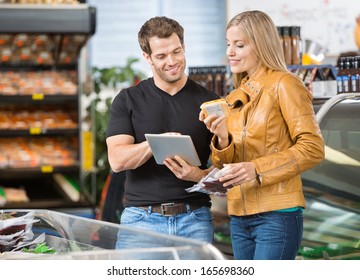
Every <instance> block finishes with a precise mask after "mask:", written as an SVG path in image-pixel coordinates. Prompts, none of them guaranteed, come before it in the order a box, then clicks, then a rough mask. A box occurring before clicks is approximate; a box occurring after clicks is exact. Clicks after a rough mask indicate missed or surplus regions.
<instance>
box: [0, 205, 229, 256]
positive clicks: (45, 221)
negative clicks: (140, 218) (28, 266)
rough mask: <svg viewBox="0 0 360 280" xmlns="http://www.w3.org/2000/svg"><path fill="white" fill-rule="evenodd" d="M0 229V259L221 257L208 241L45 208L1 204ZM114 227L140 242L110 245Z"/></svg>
mask: <svg viewBox="0 0 360 280" xmlns="http://www.w3.org/2000/svg"><path fill="white" fill-rule="evenodd" d="M11 223H13V224H12V225H11ZM21 227H22V228H21ZM14 229H15V230H14ZM19 229H20V230H19ZM0 232H1V234H0V237H4V239H0V259H81V260H86V259H94V260H95V259H97V260H98V259H100V260H113V259H116V260H117V259H124V260H140V259H142V260H208V259H220V260H223V259H225V257H224V256H223V255H222V253H221V252H220V251H219V250H218V249H217V248H216V247H215V246H213V245H212V244H209V243H205V242H200V241H196V240H192V239H187V238H182V237H177V236H173V235H165V234H158V233H155V232H150V231H145V230H140V229H135V228H131V227H127V226H124V225H119V224H114V223H109V222H104V221H98V220H93V219H88V218H83V217H78V216H74V215H70V214H65V213H62V212H56V211H50V210H18V209H16V210H11V209H9V210H2V211H0ZM14 232H15V233H14ZM119 232H122V233H126V234H130V235H133V236H136V237H139V239H140V240H141V242H137V243H136V244H130V245H129V247H128V248H127V249H115V245H116V240H117V235H118V233H119ZM19 239H22V241H21V242H23V243H21V242H19V241H18V240H19ZM15 240H17V241H15ZM36 240H37V241H36ZM39 240H40V241H39ZM34 241H35V242H34ZM32 242H33V243H38V244H32V245H31V246H25V245H26V244H30V243H32ZM5 244H6V245H5ZM34 248H35V249H34ZM36 248H37V249H36ZM36 250H38V252H35V251H36Z"/></svg>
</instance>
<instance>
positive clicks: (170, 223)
mask: <svg viewBox="0 0 360 280" xmlns="http://www.w3.org/2000/svg"><path fill="white" fill-rule="evenodd" d="M120 224H122V225H126V226H129V227H131V228H137V229H142V231H143V232H144V233H145V234H141V232H139V233H137V234H134V232H131V231H126V230H120V231H119V233H118V238H117V242H116V249H125V248H155V247H169V246H174V244H169V242H170V243H171V242H173V241H171V239H168V240H167V239H166V238H164V237H163V236H161V237H160V238H159V237H158V236H156V234H152V233H151V232H155V233H161V234H171V235H176V236H181V237H186V238H191V239H196V240H199V241H205V242H209V243H212V242H213V237H214V217H213V214H212V213H211V211H210V209H209V208H208V207H201V208H199V209H196V210H193V211H188V212H187V213H184V214H178V215H175V216H163V215H161V214H158V213H152V212H151V207H149V210H144V209H141V208H137V207H126V208H125V209H124V211H123V213H122V215H121V221H120ZM147 233H150V234H147Z"/></svg>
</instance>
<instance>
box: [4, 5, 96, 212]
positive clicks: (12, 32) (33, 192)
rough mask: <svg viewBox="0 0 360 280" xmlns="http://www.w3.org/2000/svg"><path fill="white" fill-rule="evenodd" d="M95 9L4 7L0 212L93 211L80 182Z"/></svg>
mask: <svg viewBox="0 0 360 280" xmlns="http://www.w3.org/2000/svg"><path fill="white" fill-rule="evenodd" d="M95 27H96V9H95V8H94V7H91V6H89V5H87V4H76V5H65V4H62V5H45V4H41V5H40V4H39V5H16V4H2V5H0V189H1V191H0V195H1V194H3V196H5V203H3V204H2V205H1V206H2V208H33V209H36V208H37V209H39V208H45V209H53V208H72V207H92V205H93V201H92V197H93V196H92V194H91V193H89V192H90V191H91V189H90V190H86V189H85V188H84V184H83V177H84V169H83V164H82V158H83V150H84V147H83V135H82V125H81V123H82V121H81V118H82V116H81V114H82V113H81V94H82V84H83V79H84V78H83V77H86V75H85V73H83V72H84V71H86V70H84V69H85V68H84V67H82V64H83V62H84V61H83V58H82V56H81V53H82V51H83V49H84V48H85V47H86V44H87V42H88V40H89V38H91V36H92V35H93V34H94V33H95Z"/></svg>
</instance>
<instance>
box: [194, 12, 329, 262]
mask: <svg viewBox="0 0 360 280" xmlns="http://www.w3.org/2000/svg"><path fill="white" fill-rule="evenodd" d="M226 41H227V51H226V53H227V56H228V58H229V62H230V68H231V72H232V73H233V78H234V86H235V89H234V90H233V91H232V92H231V93H230V94H229V95H228V96H227V97H226V100H227V102H228V104H229V107H230V111H231V114H230V116H229V117H227V118H225V117H224V116H216V115H210V116H208V117H206V118H205V115H204V114H203V112H200V116H199V118H200V120H201V121H203V122H204V123H205V124H206V126H207V128H208V129H209V130H210V131H211V132H212V133H214V138H213V139H212V143H211V146H212V161H213V164H214V165H215V166H216V167H218V168H222V167H224V166H226V168H224V169H223V170H222V171H221V172H219V173H218V174H219V176H220V178H219V180H220V181H221V182H223V186H224V187H229V186H230V187H231V186H233V187H232V188H231V189H230V190H229V191H228V212H229V215H230V229H231V239H232V244H233V252H234V257H235V259H274V260H275V259H295V257H296V254H297V251H298V249H299V246H300V243H301V240H302V232H303V217H302V211H303V209H304V208H305V206H306V205H305V199H304V195H303V191H302V183H301V178H300V173H301V172H303V171H305V170H307V169H309V168H312V167H314V166H315V165H316V164H317V163H319V162H320V161H321V160H322V159H323V158H324V142H323V139H322V136H321V132H320V129H319V126H318V124H317V122H316V119H315V115H314V111H313V107H312V96H311V94H310V93H309V91H308V90H307V89H306V87H305V86H304V84H303V82H302V81H301V80H300V79H299V78H298V77H297V76H295V75H293V74H292V73H290V72H289V71H288V70H287V68H286V65H285V61H284V56H283V52H282V46H281V44H280V39H279V35H278V33H277V29H276V26H275V25H274V23H273V21H272V20H271V18H270V17H269V16H268V15H267V14H265V13H263V12H261V11H247V12H243V13H241V14H239V15H236V16H235V17H234V18H233V19H232V20H231V21H230V22H229V23H228V25H227V31H226Z"/></svg>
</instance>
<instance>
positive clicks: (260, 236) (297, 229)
mask: <svg viewBox="0 0 360 280" xmlns="http://www.w3.org/2000/svg"><path fill="white" fill-rule="evenodd" d="M230 231H231V241H232V247H233V252H234V257H235V259H238V260H293V259H295V258H296V255H297V251H298V250H299V247H300V243H301V240H302V233H303V215H302V211H301V210H297V211H293V212H276V211H275V212H266V213H260V214H255V215H250V216H244V217H239V216H231V217H230Z"/></svg>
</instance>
